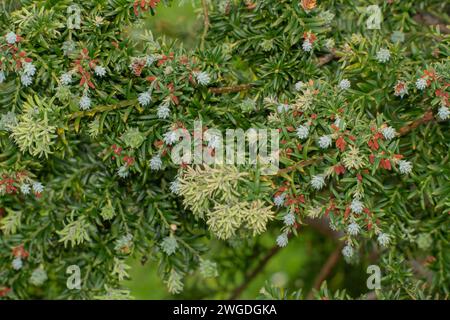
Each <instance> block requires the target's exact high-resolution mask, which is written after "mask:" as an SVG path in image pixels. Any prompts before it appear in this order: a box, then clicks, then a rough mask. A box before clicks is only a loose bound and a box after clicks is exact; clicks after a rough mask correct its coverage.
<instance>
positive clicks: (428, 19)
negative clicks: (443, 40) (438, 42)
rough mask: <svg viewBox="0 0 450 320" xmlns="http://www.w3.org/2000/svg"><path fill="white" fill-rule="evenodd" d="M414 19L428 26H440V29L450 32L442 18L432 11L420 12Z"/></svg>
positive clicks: (443, 31) (446, 32)
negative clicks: (431, 12)
mask: <svg viewBox="0 0 450 320" xmlns="http://www.w3.org/2000/svg"><path fill="white" fill-rule="evenodd" d="M413 19H414V20H415V21H416V22H418V23H421V24H424V25H427V26H439V29H440V31H441V32H442V33H445V34H450V29H449V28H448V27H447V25H446V24H445V23H444V21H442V20H440V19H439V18H438V17H436V16H434V15H432V14H430V13H427V12H422V13H418V14H416V15H415V16H414V17H413Z"/></svg>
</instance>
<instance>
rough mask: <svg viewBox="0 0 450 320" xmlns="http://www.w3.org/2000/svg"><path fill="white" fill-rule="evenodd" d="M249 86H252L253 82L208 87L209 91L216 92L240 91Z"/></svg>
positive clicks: (247, 88)
mask: <svg viewBox="0 0 450 320" xmlns="http://www.w3.org/2000/svg"><path fill="white" fill-rule="evenodd" d="M251 87H253V84H251V83H247V84H239V85H236V86H230V87H221V88H209V92H212V93H217V94H222V93H233V92H241V91H245V90H249V89H250V88H251Z"/></svg>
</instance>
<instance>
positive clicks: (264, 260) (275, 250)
mask: <svg viewBox="0 0 450 320" xmlns="http://www.w3.org/2000/svg"><path fill="white" fill-rule="evenodd" d="M280 249H281V247H279V246H273V247H272V248H271V249H270V250H269V251H268V252H267V254H266V255H265V256H264V257H263V258H262V259H261V261H259V263H258V265H257V266H256V268H255V269H253V270H252V271H251V272H250V273H249V274H248V275H247V276H246V277H245V279H244V282H243V283H242V284H241V285H240V286H239V287H237V288H236V289H234V290H233V292H232V294H231V296H230V300H235V299H237V298H238V297H239V296H240V295H241V294H242V292H243V291H244V290H245V289H246V288H247V287H248V285H249V284H250V283H251V282H252V280H253V279H254V278H255V277H256V276H257V275H258V274H259V273H260V272H261V271H263V270H264V267H265V266H266V265H267V263H268V262H269V261H270V259H272V257H273V256H275V255H276V254H277V253H278V251H280Z"/></svg>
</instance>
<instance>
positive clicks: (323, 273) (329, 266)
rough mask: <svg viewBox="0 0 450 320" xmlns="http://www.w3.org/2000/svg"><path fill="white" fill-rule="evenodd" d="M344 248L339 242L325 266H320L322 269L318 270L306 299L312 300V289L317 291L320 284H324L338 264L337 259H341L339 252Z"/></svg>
mask: <svg viewBox="0 0 450 320" xmlns="http://www.w3.org/2000/svg"><path fill="white" fill-rule="evenodd" d="M343 246H344V243H343V242H339V243H338V244H337V246H336V249H334V251H333V252H332V253H331V254H330V256H329V257H328V259H327V261H326V262H325V264H324V265H323V266H322V269H320V272H319V274H318V275H317V276H316V278H315V279H314V285H313V288H312V290H311V291H310V292H309V294H308V299H312V298H313V296H314V289H315V290H319V289H320V286H321V285H322V282H324V281H325V280H326V279H327V277H328V276H329V275H330V273H331V271H332V270H333V268H334V267H335V266H336V265H337V263H338V262H339V259H340V258H341V250H342V247H343Z"/></svg>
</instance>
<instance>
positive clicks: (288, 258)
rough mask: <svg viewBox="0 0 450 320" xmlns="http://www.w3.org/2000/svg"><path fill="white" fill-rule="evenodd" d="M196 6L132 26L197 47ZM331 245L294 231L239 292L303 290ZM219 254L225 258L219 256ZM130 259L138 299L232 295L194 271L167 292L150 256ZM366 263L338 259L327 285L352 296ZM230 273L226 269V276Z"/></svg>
mask: <svg viewBox="0 0 450 320" xmlns="http://www.w3.org/2000/svg"><path fill="white" fill-rule="evenodd" d="M198 10H199V9H198V8H194V7H193V6H192V5H191V4H186V5H182V6H178V5H176V4H174V5H172V6H171V7H164V6H160V7H158V9H157V12H156V15H155V16H150V17H149V18H148V19H147V21H145V23H144V30H134V32H136V31H137V32H144V31H145V30H150V31H151V32H152V34H153V35H154V37H155V38H158V37H162V36H164V37H165V38H166V40H169V41H170V40H177V41H178V43H179V45H182V46H184V47H185V48H188V49H192V48H195V46H196V44H197V43H198V40H199V38H200V36H201V33H202V27H203V21H202V20H201V19H200V18H198V17H197V12H198ZM276 236H277V235H276V234H270V232H267V233H266V234H265V235H264V236H263V237H262V239H260V242H261V243H262V244H263V245H264V246H265V247H266V248H267V250H269V248H271V247H272V246H273V245H274V241H275V240H274V239H275V238H276ZM212 246H213V248H211V252H213V254H212V255H211V257H210V258H211V259H215V258H216V257H215V253H217V252H216V251H220V249H218V250H216V251H214V242H213V244H212ZM217 247H218V245H217ZM335 248H336V244H335V243H333V242H332V241H331V240H329V239H326V238H324V237H322V236H321V235H318V234H317V233H316V232H315V231H312V230H309V229H308V228H307V227H306V228H305V229H304V230H301V231H300V235H299V236H298V237H294V238H293V239H292V240H291V241H290V243H289V246H287V247H286V248H284V249H282V250H280V251H279V252H278V253H277V254H276V255H275V256H274V257H273V258H272V259H271V260H270V261H269V263H268V264H267V265H266V267H265V268H264V270H263V271H262V272H260V273H259V274H258V276H257V277H256V278H254V279H253V280H252V281H251V282H250V284H249V286H248V287H247V289H245V290H244V291H243V292H242V294H241V295H240V296H239V298H240V299H255V298H256V297H257V296H258V293H259V291H260V290H261V288H262V287H263V286H264V283H265V282H266V281H270V282H272V283H273V284H274V285H275V286H277V287H280V288H287V289H289V291H294V290H299V289H300V288H302V289H303V292H304V293H305V295H306V294H307V293H308V292H309V291H310V289H311V287H312V285H313V282H314V278H315V277H316V275H317V274H318V273H319V271H320V268H321V266H322V265H323V264H324V263H325V261H326V260H327V258H328V256H329V255H330V254H331V253H332V252H333V251H334V249H335ZM263 254H264V253H262V254H261V255H259V256H258V257H257V258H255V259H254V260H255V261H249V269H247V270H241V269H239V268H238V267H236V268H234V270H233V271H232V273H233V274H232V277H231V280H230V283H229V285H228V287H227V289H232V288H236V287H237V286H239V284H241V283H242V282H243V281H244V274H248V272H249V271H251V270H252V269H253V268H254V267H255V265H256V264H257V263H258V261H259V259H260V257H261V256H262V255H263ZM218 255H220V252H219V253H218ZM219 259H220V258H219ZM222 259H224V258H223V257H222ZM225 259H226V258H225ZM128 264H129V265H130V266H131V267H132V269H131V270H130V272H129V274H130V277H131V280H128V281H124V283H123V284H124V286H126V287H127V288H129V289H130V290H131V294H132V295H133V296H134V297H135V298H136V299H226V298H229V297H230V292H231V290H224V285H223V282H224V279H222V280H221V282H222V285H219V284H218V280H217V279H210V280H203V279H201V278H200V277H198V276H195V275H192V276H188V277H186V279H185V291H184V292H183V293H182V294H180V295H177V296H173V295H170V294H169V293H168V291H167V289H166V285H165V284H164V283H163V281H162V280H161V279H160V277H159V276H158V274H157V269H158V265H157V263H156V262H152V261H151V259H149V261H147V262H146V263H145V264H141V262H140V261H139V260H130V261H129V262H128ZM365 267H366V266H358V267H355V266H351V265H348V264H346V263H344V262H343V261H342V260H341V261H340V262H339V264H338V265H337V266H336V267H335V268H334V269H333V272H332V273H331V274H330V275H329V277H328V279H327V282H328V287H329V288H330V289H332V290H336V289H339V288H343V287H346V288H347V289H348V293H349V294H350V295H352V296H358V295H360V294H362V293H364V291H365V277H366V276H367V275H366V274H365V273H363V270H365ZM228 272H229V271H228ZM220 273H221V270H220V268H219V274H220ZM344 275H345V277H344ZM229 278H230V277H229V275H227V278H226V279H229ZM225 281H228V280H225Z"/></svg>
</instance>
